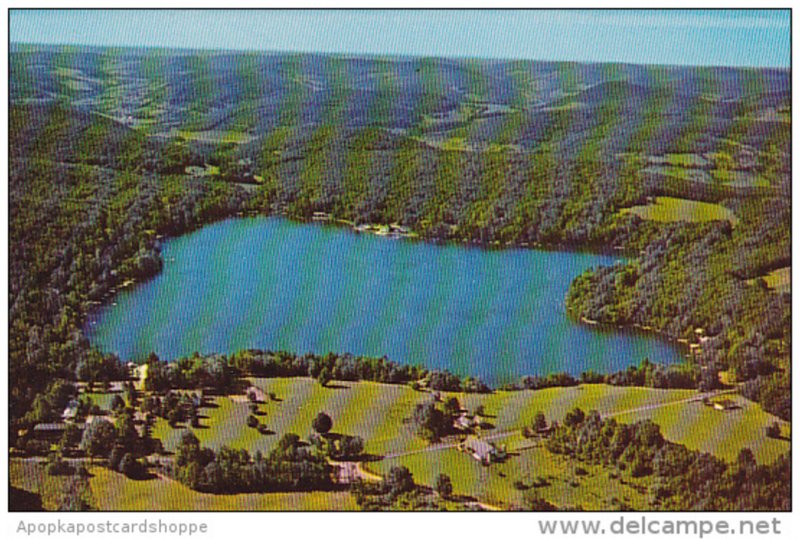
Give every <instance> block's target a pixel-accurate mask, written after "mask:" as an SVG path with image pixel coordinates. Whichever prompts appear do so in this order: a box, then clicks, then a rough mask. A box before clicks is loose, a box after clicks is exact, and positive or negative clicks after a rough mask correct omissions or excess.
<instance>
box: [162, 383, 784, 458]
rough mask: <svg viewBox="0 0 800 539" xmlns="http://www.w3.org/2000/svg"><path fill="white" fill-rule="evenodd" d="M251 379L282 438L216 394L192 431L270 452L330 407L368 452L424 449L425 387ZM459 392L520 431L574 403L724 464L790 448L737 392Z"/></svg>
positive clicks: (165, 429)
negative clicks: (729, 402)
mask: <svg viewBox="0 0 800 539" xmlns="http://www.w3.org/2000/svg"><path fill="white" fill-rule="evenodd" d="M254 383H255V384H256V385H258V386H259V387H261V388H263V389H264V390H265V391H267V392H269V391H274V392H275V393H276V395H277V397H278V398H279V399H281V400H280V401H279V402H270V403H267V404H264V405H261V406H260V411H261V412H262V413H263V415H260V416H259V419H260V420H261V422H262V423H265V424H266V425H267V426H268V427H269V428H270V430H272V431H273V432H275V434H270V435H262V434H259V433H258V432H257V431H256V430H255V429H251V428H247V427H246V426H245V422H246V418H247V416H248V415H249V413H250V411H249V406H248V403H247V402H246V401H245V400H244V399H237V398H217V399H215V402H214V405H215V406H216V407H214V408H206V409H204V410H203V413H202V414H201V415H202V416H205V417H203V418H202V419H201V428H199V429H195V434H196V435H197V436H198V438H199V439H200V440H201V442H202V443H203V444H206V445H209V446H211V447H215V448H218V447H220V446H222V445H228V446H232V447H235V448H244V449H248V450H250V451H256V450H260V451H262V452H264V453H266V452H268V451H269V450H270V449H271V448H272V447H273V445H274V444H275V443H276V442H277V440H278V438H279V437H280V436H281V435H282V434H283V433H286V432H295V433H297V434H298V435H300V436H301V437H304V438H305V437H307V436H308V434H309V433H310V431H311V422H312V420H313V418H314V417H315V416H316V415H317V413H319V412H321V411H324V412H326V413H328V414H329V415H330V416H331V417H332V418H333V421H334V428H333V430H334V431H335V432H340V433H345V434H353V435H359V436H361V437H362V438H364V440H365V441H366V450H367V452H369V453H371V454H376V455H385V454H390V453H402V452H407V451H414V450H418V449H423V448H425V447H426V446H425V443H424V442H422V441H421V440H420V439H418V438H417V437H416V436H414V427H413V425H411V424H410V423H409V422H408V421H407V420H408V418H410V417H411V416H412V414H413V410H414V406H416V404H418V403H421V402H425V401H426V400H428V399H430V395H429V394H427V393H420V392H415V391H413V390H412V389H410V388H408V387H405V386H396V385H388V384H378V383H372V382H359V383H355V382H337V383H335V384H332V387H325V388H323V387H321V386H320V385H319V384H318V383H316V382H315V381H314V380H311V379H309V378H276V379H257V380H254ZM456 396H457V397H458V398H459V399H460V400H461V402H462V405H464V406H465V407H466V408H468V409H470V410H474V409H475V408H476V407H477V406H478V405H479V404H483V406H484V408H485V409H486V413H487V414H488V415H489V416H492V417H489V418H488V419H487V420H488V421H489V422H490V423H492V424H493V425H494V427H495V429H494V431H493V432H495V433H498V432H504V431H510V430H514V431H516V430H520V429H521V428H522V427H523V426H525V425H529V424H530V423H531V422H532V420H533V416H534V415H535V414H536V412H538V411H540V410H541V411H543V412H544V413H545V415H546V416H547V418H548V420H551V421H552V420H560V419H562V418H563V416H564V415H565V414H566V413H567V411H569V410H570V409H572V408H574V407H576V406H577V407H580V408H582V409H584V410H586V411H589V410H592V409H597V410H598V411H600V412H601V413H603V414H612V415H614V417H615V418H616V419H617V420H618V421H626V422H627V421H631V422H632V421H639V420H642V419H647V418H649V419H652V420H653V421H655V422H656V423H658V424H659V425H661V427H662V431H663V432H664V434H665V436H666V437H667V438H668V439H669V440H671V441H674V442H677V443H681V444H684V445H686V446H687V447H689V448H690V449H699V450H702V451H708V452H710V453H713V454H714V455H716V456H718V457H720V458H723V459H726V460H733V459H735V458H736V456H737V455H738V453H739V450H740V449H742V448H743V447H750V448H751V449H752V450H753V452H754V454H755V455H756V458H757V459H758V460H759V461H761V462H771V461H772V460H774V459H775V458H777V456H778V455H780V454H781V453H782V452H784V451H786V450H787V449H788V444H787V443H786V442H784V441H782V440H773V439H769V438H766V436H765V435H764V431H765V429H766V426H767V425H769V424H770V423H772V422H773V421H776V418H775V417H773V416H771V415H769V414H767V413H766V412H764V411H763V410H762V409H761V408H760V407H759V406H757V405H755V404H753V403H751V402H749V401H747V400H745V399H739V398H736V399H735V400H737V403H738V404H740V405H741V408H740V409H737V410H732V411H727V412H720V411H717V410H713V409H711V408H708V407H706V406H703V405H702V403H699V402H685V401H688V400H690V399H693V398H695V397H696V396H697V393H696V392H695V391H690V390H658V389H649V388H622V387H612V386H605V385H594V384H590V385H583V386H578V387H571V388H550V389H544V390H540V391H514V392H507V391H497V392H495V393H493V394H489V395H474V394H473V395H462V394H458V395H456ZM781 423H783V422H781ZM183 432H184V430H183V429H182V428H178V429H171V428H170V427H169V426H168V425H167V424H166V422H164V421H163V420H159V422H158V424H157V427H156V429H155V431H154V436H156V437H158V438H161V439H162V441H163V442H164V445H165V447H166V448H167V449H170V450H171V449H174V448H175V446H176V445H177V443H178V441H179V440H180V436H181V435H182V433H183ZM489 433H490V434H491V432H489ZM509 440H511V439H509Z"/></svg>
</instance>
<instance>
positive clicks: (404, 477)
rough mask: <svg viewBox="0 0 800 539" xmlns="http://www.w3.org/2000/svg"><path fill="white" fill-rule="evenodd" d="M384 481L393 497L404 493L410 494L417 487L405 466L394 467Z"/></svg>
mask: <svg viewBox="0 0 800 539" xmlns="http://www.w3.org/2000/svg"><path fill="white" fill-rule="evenodd" d="M383 480H384V482H385V483H386V487H387V488H388V489H389V492H390V494H391V495H392V497H394V496H397V495H398V494H402V493H403V492H410V491H412V490H414V487H415V486H416V485H415V484H414V476H413V475H411V471H410V470H409V469H408V468H406V467H405V466H392V467H391V469H390V470H389V473H387V474H386V475H385V476H384V477H383Z"/></svg>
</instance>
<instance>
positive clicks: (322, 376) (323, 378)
mask: <svg viewBox="0 0 800 539" xmlns="http://www.w3.org/2000/svg"><path fill="white" fill-rule="evenodd" d="M331 380H333V375H332V374H331V370H330V369H329V368H328V367H325V368H324V369H322V370H321V371H319V374H318V375H317V382H319V385H321V386H322V387H325V386H327V385H328V384H329V383H330V382H331Z"/></svg>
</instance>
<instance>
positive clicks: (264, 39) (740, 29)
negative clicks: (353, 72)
mask: <svg viewBox="0 0 800 539" xmlns="http://www.w3.org/2000/svg"><path fill="white" fill-rule="evenodd" d="M790 18H791V16H790V12H789V11H788V10H780V11H779V10H530V11H499V10H498V11H491V10H476V11H469V10H463V11H422V10H401V11H392V10H374V11H371V10H329V11H325V10H309V11H291V10H287V11H280V10H277V11H270V10H259V11H236V10H229V11H226V10H180V11H177V10H176V11H171V10H165V11H158V10H55V11H52V10H12V11H11V13H10V36H11V42H12V43H48V44H56V43H58V44H75V45H95V46H135V47H168V48H190V49H234V50H259V51H303V52H307V51H313V52H323V53H353V54H376V55H413V56H443V57H478V58H520V59H529V60H568V61H576V62H625V63H637V64H674V65H725V66H751V67H789V66H790V33H791V23H790Z"/></svg>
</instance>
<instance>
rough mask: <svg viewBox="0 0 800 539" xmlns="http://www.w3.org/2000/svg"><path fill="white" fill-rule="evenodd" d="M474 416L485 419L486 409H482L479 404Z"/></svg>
mask: <svg viewBox="0 0 800 539" xmlns="http://www.w3.org/2000/svg"><path fill="white" fill-rule="evenodd" d="M475 415H477V416H480V417H485V416H486V408H484V407H483V404H479V405H478V406H477V407H476V408H475Z"/></svg>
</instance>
